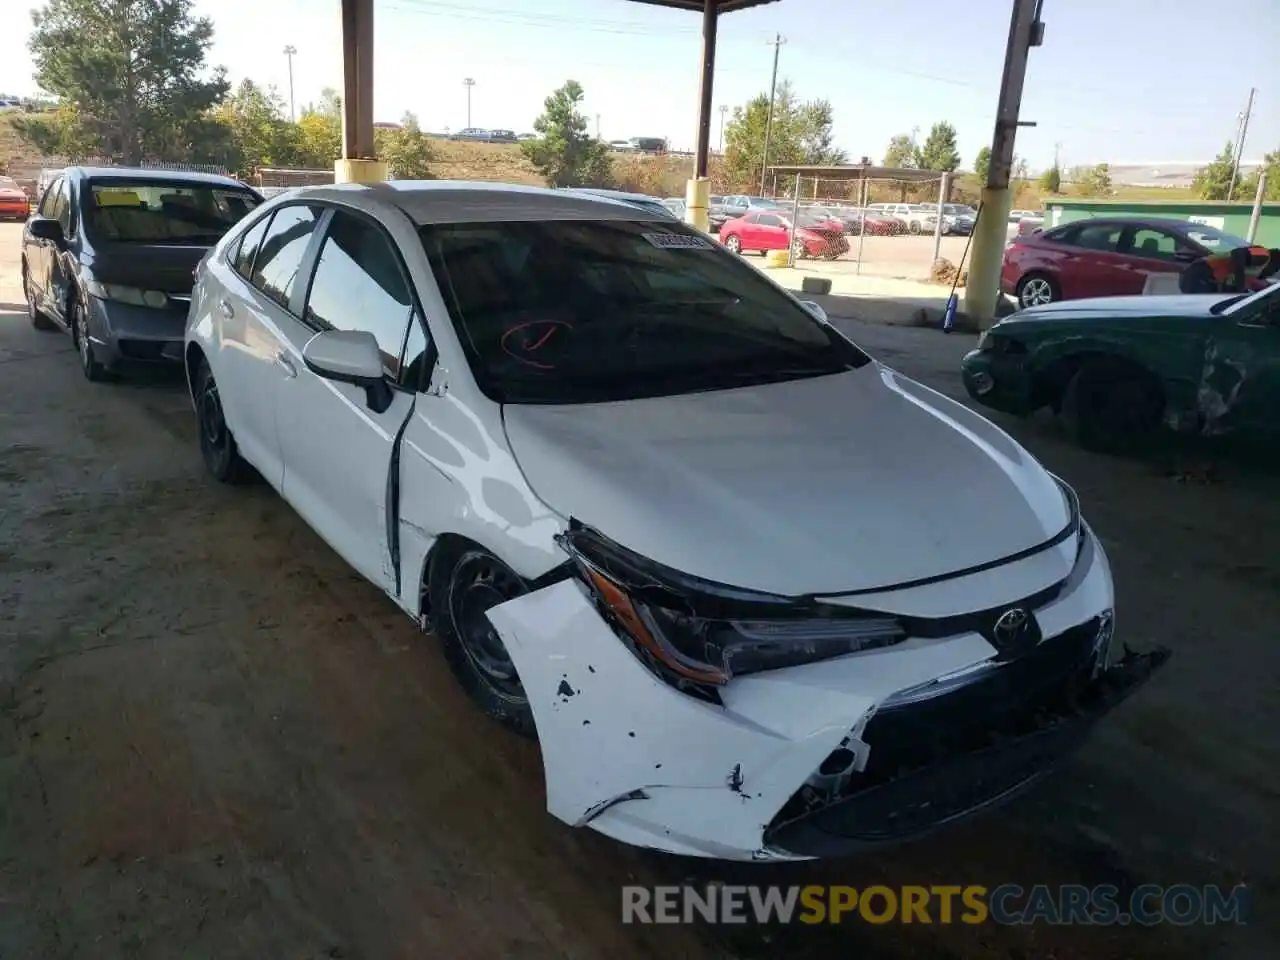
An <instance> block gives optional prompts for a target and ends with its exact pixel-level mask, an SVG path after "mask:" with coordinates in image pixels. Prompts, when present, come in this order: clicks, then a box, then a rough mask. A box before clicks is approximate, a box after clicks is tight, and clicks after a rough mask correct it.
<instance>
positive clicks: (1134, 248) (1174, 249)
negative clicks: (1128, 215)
mask: <svg viewBox="0 0 1280 960" xmlns="http://www.w3.org/2000/svg"><path fill="white" fill-rule="evenodd" d="M1181 246H1185V245H1184V244H1180V243H1179V241H1178V238H1177V237H1175V236H1174V235H1173V234H1172V233H1166V232H1165V231H1164V230H1156V229H1153V228H1152V227H1138V228H1137V229H1136V230H1134V231H1133V240H1132V242H1131V243H1130V244H1129V247H1128V249H1127V250H1126V251H1125V252H1126V253H1129V254H1131V255H1132V256H1135V257H1142V258H1143V259H1146V260H1176V259H1177V258H1178V250H1179V248H1180V247H1181Z"/></svg>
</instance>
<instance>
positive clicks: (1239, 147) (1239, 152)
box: [1227, 87, 1258, 200]
mask: <svg viewBox="0 0 1280 960" xmlns="http://www.w3.org/2000/svg"><path fill="white" fill-rule="evenodd" d="M1257 93H1258V91H1257V89H1256V88H1255V87H1250V88H1249V104H1248V106H1246V107H1245V108H1244V119H1242V120H1241V121H1240V139H1239V142H1238V143H1237V144H1236V157H1235V160H1234V161H1233V162H1232V164H1231V185H1230V186H1228V187H1227V199H1228V200H1230V199H1231V196H1232V194H1234V193H1235V192H1236V178H1238V177H1239V176H1240V160H1241V159H1242V158H1243V157H1244V139H1245V137H1247V136H1249V118H1250V117H1251V116H1252V115H1253V98H1254V96H1255V95H1257Z"/></svg>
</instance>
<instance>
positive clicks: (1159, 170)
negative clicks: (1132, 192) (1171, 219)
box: [1064, 160, 1262, 187]
mask: <svg viewBox="0 0 1280 960" xmlns="http://www.w3.org/2000/svg"><path fill="white" fill-rule="evenodd" d="M1212 162H1213V161H1212V160H1200V161H1187V160H1166V161H1157V162H1151V163H1112V164H1109V165H1108V167H1109V171H1110V173H1111V183H1112V184H1113V185H1114V186H1117V187H1189V186H1191V184H1192V182H1193V181H1194V180H1195V176H1196V171H1197V170H1199V169H1200V168H1201V167H1207V166H1208V165H1209V164H1210V163H1212ZM1086 166H1087V164H1086ZM1261 166H1262V161H1261V160H1242V161H1240V179H1241V180H1243V179H1245V178H1246V177H1248V176H1249V175H1250V174H1252V173H1253V172H1254V171H1255V170H1257V169H1259V168H1260V167H1261ZM1064 172H1065V171H1064Z"/></svg>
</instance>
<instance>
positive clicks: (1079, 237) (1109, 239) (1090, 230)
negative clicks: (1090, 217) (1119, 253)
mask: <svg viewBox="0 0 1280 960" xmlns="http://www.w3.org/2000/svg"><path fill="white" fill-rule="evenodd" d="M1123 232H1124V225H1123V224H1119V223H1087V224H1085V225H1084V226H1082V227H1080V228H1078V229H1077V230H1076V232H1075V235H1074V236H1073V237H1071V238H1070V239H1069V240H1068V241H1067V242H1068V243H1070V244H1071V245H1072V246H1075V247H1083V248H1084V249H1085V250H1096V251H1098V252H1099V253H1115V252H1116V250H1117V249H1118V248H1119V246H1120V234H1122V233H1123Z"/></svg>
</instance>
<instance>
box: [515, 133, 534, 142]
mask: <svg viewBox="0 0 1280 960" xmlns="http://www.w3.org/2000/svg"><path fill="white" fill-rule="evenodd" d="M516 139H517V140H519V141H521V142H523V141H525V140H537V139H538V134H536V133H522V134H520V135H519V136H518V137H516Z"/></svg>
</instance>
